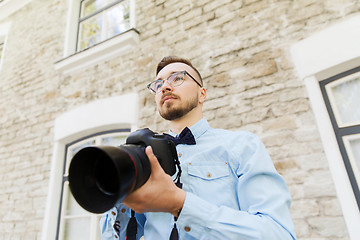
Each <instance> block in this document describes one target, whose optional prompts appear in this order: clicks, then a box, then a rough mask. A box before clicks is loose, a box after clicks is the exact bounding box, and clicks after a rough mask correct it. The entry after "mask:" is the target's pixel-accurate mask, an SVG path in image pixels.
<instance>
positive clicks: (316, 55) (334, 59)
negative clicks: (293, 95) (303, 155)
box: [291, 15, 360, 239]
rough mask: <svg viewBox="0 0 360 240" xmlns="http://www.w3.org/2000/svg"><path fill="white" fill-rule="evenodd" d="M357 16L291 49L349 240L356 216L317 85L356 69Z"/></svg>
mask: <svg viewBox="0 0 360 240" xmlns="http://www.w3.org/2000/svg"><path fill="white" fill-rule="evenodd" d="M359 42H360V15H357V16H353V17H351V18H348V19H346V20H344V21H342V22H341V23H338V24H336V25H334V26H331V27H329V28H327V29H325V30H323V31H321V32H318V33H316V34H313V35H312V36H310V37H308V38H306V39H304V40H302V41H300V42H298V43H296V44H294V45H293V46H292V47H291V53H292V57H293V60H294V63H295V67H296V69H297V71H298V74H299V75H300V77H301V79H303V80H304V83H305V86H306V89H307V92H308V95H309V99H310V103H311V105H312V108H313V111H314V115H315V120H316V122H317V126H318V129H319V132H320V137H321V140H322V143H323V147H324V151H325V154H326V157H327V160H328V162H329V169H330V172H331V174H332V177H333V182H334V185H335V189H336V192H337V197H338V199H339V202H340V205H341V208H342V211H343V214H344V219H345V222H346V225H347V228H348V232H349V235H350V238H351V239H360V228H359V226H360V212H359V209H358V205H357V202H356V199H355V197H354V193H353V190H352V187H351V184H350V181H349V178H348V175H347V172H346V168H345V165H344V162H343V159H342V156H341V153H340V149H339V146H338V143H337V140H336V136H335V133H334V130H333V128H332V124H331V120H330V117H329V114H328V112H327V109H326V106H325V102H324V99H323V96H322V93H321V90H320V85H319V82H320V81H322V80H325V79H327V78H329V77H331V76H334V75H337V74H339V73H342V72H345V71H347V70H350V69H353V68H355V67H357V66H360V47H359Z"/></svg>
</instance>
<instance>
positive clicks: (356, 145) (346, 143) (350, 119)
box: [320, 67, 360, 210]
mask: <svg viewBox="0 0 360 240" xmlns="http://www.w3.org/2000/svg"><path fill="white" fill-rule="evenodd" d="M320 88H321V92H322V94H323V97H324V101H325V104H326V107H327V110H328V112H329V116H330V119H331V123H332V126H333V128H334V132H335V135H336V139H337V142H338V144H339V148H340V152H341V155H342V158H343V161H344V164H345V167H346V171H347V174H348V176H349V180H350V183H351V186H352V189H353V191H354V194H355V198H356V201H357V204H358V208H359V210H360V190H359V186H360V107H359V103H360V67H358V68H355V69H352V70H350V71H346V72H344V73H342V74H339V75H336V76H334V77H331V78H328V79H326V80H324V81H321V82H320Z"/></svg>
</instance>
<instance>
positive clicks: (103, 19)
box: [78, 0, 130, 50]
mask: <svg viewBox="0 0 360 240" xmlns="http://www.w3.org/2000/svg"><path fill="white" fill-rule="evenodd" d="M80 16H81V18H80V20H79V34H78V35H79V37H78V38H79V39H78V50H82V49H85V48H88V47H91V46H93V45H95V44H97V43H99V42H102V41H104V40H106V39H109V38H111V37H114V36H116V35H118V34H120V33H123V32H125V31H127V30H129V29H130V3H129V0H124V1H119V0H116V1H115V0H83V1H82V3H81V10H80Z"/></svg>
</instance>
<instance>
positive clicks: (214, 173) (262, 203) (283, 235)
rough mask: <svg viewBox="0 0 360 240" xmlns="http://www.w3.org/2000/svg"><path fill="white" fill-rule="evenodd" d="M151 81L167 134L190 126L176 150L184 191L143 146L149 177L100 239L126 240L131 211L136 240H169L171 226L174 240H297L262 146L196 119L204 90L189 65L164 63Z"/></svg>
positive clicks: (110, 215) (105, 220)
mask: <svg viewBox="0 0 360 240" xmlns="http://www.w3.org/2000/svg"><path fill="white" fill-rule="evenodd" d="M156 77H157V78H156V79H157V80H155V81H153V82H152V83H150V84H149V85H148V88H149V89H150V90H151V91H152V92H153V93H154V94H155V101H156V105H157V109H158V111H159V113H160V115H161V116H162V117H163V118H164V119H166V120H168V121H169V125H170V135H172V136H174V137H176V136H178V135H183V133H181V132H182V131H183V129H186V130H187V128H189V129H190V131H191V133H192V134H193V136H194V140H195V142H193V143H191V144H192V145H187V144H183V143H180V144H178V145H177V147H176V149H177V152H178V155H179V160H180V163H181V168H182V175H181V182H182V184H183V185H182V188H179V187H177V186H176V185H175V184H174V182H173V179H172V178H171V177H170V176H169V175H167V174H166V173H165V172H164V171H163V170H162V168H161V166H160V165H159V163H158V161H157V159H156V157H155V156H154V154H153V152H152V149H151V147H147V148H146V154H147V156H148V158H149V161H150V164H151V176H150V178H149V180H148V181H147V182H146V183H145V184H144V185H143V186H142V187H141V188H139V189H138V190H136V191H134V192H133V193H131V194H129V195H128V196H127V197H126V198H125V200H124V201H123V203H122V204H121V205H119V206H116V207H114V208H113V209H111V210H110V211H108V212H107V213H105V214H104V216H103V217H102V219H101V221H100V228H101V231H102V239H103V240H105V239H116V238H121V239H125V238H126V236H125V235H126V226H127V223H128V221H129V218H130V210H129V208H130V209H133V210H134V211H135V212H137V214H136V219H137V222H138V228H137V232H138V234H137V239H139V238H140V237H141V236H142V235H144V238H145V239H146V240H159V239H160V240H161V239H166V240H167V239H169V237H170V235H172V233H174V228H176V230H177V232H178V233H175V235H178V238H179V239H206V240H209V239H251V240H254V239H266V240H271V239H274V240H283V239H295V233H294V227H293V224H292V220H291V217H290V214H289V206H290V201H291V200H290V195H289V193H288V190H287V187H286V185H285V182H284V180H283V179H282V177H281V176H280V175H279V174H278V173H277V172H276V170H275V168H274V166H273V163H272V161H271V159H270V157H269V155H268V153H267V152H266V150H265V147H264V146H263V144H262V143H261V142H260V140H259V139H258V138H257V137H256V136H254V135H253V134H251V133H249V132H246V131H239V132H231V131H227V130H222V129H213V128H211V127H210V126H209V124H208V122H207V121H206V120H205V119H204V118H203V116H202V106H203V103H204V101H205V99H206V90H205V89H204V87H203V83H202V79H201V76H200V73H199V72H198V71H197V70H196V68H195V67H193V66H192V64H191V63H190V62H189V61H187V60H185V59H182V58H177V57H165V58H163V59H162V61H161V62H160V63H159V64H158V67H157V71H156ZM180 133H181V134H180ZM194 143H195V144H194ZM125 206H127V207H125ZM141 213H143V214H141ZM175 232H176V231H175ZM172 237H173V235H172ZM176 237H177V236H176Z"/></svg>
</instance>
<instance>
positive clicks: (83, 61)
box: [55, 0, 139, 74]
mask: <svg viewBox="0 0 360 240" xmlns="http://www.w3.org/2000/svg"><path fill="white" fill-rule="evenodd" d="M129 4H130V30H128V31H126V32H124V33H121V34H119V35H117V36H115V37H112V38H110V39H108V40H105V41H103V42H100V43H98V44H96V45H94V46H91V47H89V48H87V49H85V50H82V51H79V52H76V39H77V32H78V21H79V19H78V17H79V11H80V2H79V0H69V5H68V8H69V10H68V16H67V26H66V37H65V42H64V54H63V58H62V59H60V60H58V61H56V62H55V69H56V70H59V71H62V72H63V73H64V74H69V73H72V72H76V71H79V70H81V69H84V68H86V67H88V66H91V65H95V64H97V63H100V62H102V61H106V60H109V59H111V58H115V57H119V56H122V55H124V54H127V53H129V52H131V51H133V50H134V48H135V47H136V46H137V44H138V43H139V33H138V31H137V30H136V26H135V22H136V20H135V1H134V0H129Z"/></svg>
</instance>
